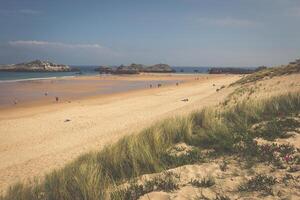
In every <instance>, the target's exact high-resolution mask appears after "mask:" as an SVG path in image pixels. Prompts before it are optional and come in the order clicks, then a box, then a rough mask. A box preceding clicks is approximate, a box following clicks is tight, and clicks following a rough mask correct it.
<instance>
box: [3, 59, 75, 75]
mask: <svg viewBox="0 0 300 200" xmlns="http://www.w3.org/2000/svg"><path fill="white" fill-rule="evenodd" d="M0 71H6V72H69V71H76V70H75V69H74V70H73V69H72V68H71V67H69V66H67V65H61V64H55V63H52V62H48V61H41V60H35V61H31V62H28V63H20V64H12V65H0Z"/></svg>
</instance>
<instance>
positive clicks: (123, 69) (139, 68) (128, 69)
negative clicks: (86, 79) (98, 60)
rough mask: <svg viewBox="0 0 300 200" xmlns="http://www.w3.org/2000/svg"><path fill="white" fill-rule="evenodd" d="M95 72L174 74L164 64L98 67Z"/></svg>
mask: <svg viewBox="0 0 300 200" xmlns="http://www.w3.org/2000/svg"><path fill="white" fill-rule="evenodd" d="M95 71H98V72H100V73H101V74H103V73H105V74H107V73H111V74H139V73H140V72H145V73H151V72H152V73H172V72H175V70H173V69H172V68H171V67H170V66H169V65H166V64H157V65H153V66H145V65H142V64H135V63H133V64H131V65H128V66H125V65H121V66H119V67H117V68H112V67H107V66H100V67H98V68H96V69H95Z"/></svg>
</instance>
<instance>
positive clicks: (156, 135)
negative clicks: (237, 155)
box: [0, 93, 300, 200]
mask: <svg viewBox="0 0 300 200" xmlns="http://www.w3.org/2000/svg"><path fill="white" fill-rule="evenodd" d="M299 111H300V93H294V94H285V95H281V96H276V97H272V98H270V99H266V100H260V101H248V102H246V101H243V102H240V103H238V104H237V105H234V106H226V107H221V108H206V109H203V110H202V111H198V112H194V113H192V114H190V116H188V117H180V118H171V119H167V120H164V121H162V122H160V123H157V124H155V125H153V126H152V127H150V128H147V129H145V130H143V131H142V132H141V133H139V134H137V135H130V136H126V137H124V138H123V139H121V140H119V141H118V142H117V143H115V144H113V145H110V146H107V147H105V148H104V149H103V150H101V151H100V152H98V153H89V154H85V155H82V156H81V157H79V158H78V159H76V160H75V161H73V162H72V163H69V164H68V165H66V166H65V167H64V168H62V169H60V170H55V171H53V172H52V173H50V174H48V175H46V177H45V178H44V179H42V180H40V181H35V182H33V183H31V184H23V183H18V184H16V185H14V186H12V187H11V188H10V189H9V190H8V191H7V193H6V194H5V196H3V197H0V199H1V200H56V199H64V200H96V199H97V200H98V199H110V193H111V192H112V191H114V190H115V188H116V187H117V186H118V185H119V184H122V183H124V182H126V181H128V180H130V179H132V178H134V177H137V176H140V175H142V174H148V173H155V172H161V171H163V170H165V169H168V168H170V167H174V163H172V162H166V161H165V157H164V156H163V155H166V153H167V150H168V149H169V148H170V147H172V146H173V145H174V144H176V143H181V142H185V143H187V144H189V145H192V146H196V147H198V148H199V149H205V148H209V149H214V150H215V151H216V152H219V153H231V152H232V151H233V146H234V145H235V144H236V143H238V142H240V141H247V140H251V139H252V135H251V134H250V132H249V128H250V127H251V126H252V125H253V124H255V123H258V122H260V121H263V120H272V119H274V118H276V117H278V116H282V115H290V114H292V113H299ZM191 155H195V156H196V155H197V154H191ZM191 160H192V159H191ZM171 161H172V160H171ZM178 163H184V162H176V163H175V165H176V164H177V165H178ZM122 198H123V197H122V195H121V196H120V198H119V199H122ZM114 199H116V197H114ZM117 199H118V198H117Z"/></svg>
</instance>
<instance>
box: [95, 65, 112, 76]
mask: <svg viewBox="0 0 300 200" xmlns="http://www.w3.org/2000/svg"><path fill="white" fill-rule="evenodd" d="M95 71H96V72H99V73H100V74H112V73H113V71H114V70H113V68H111V67H108V66H100V67H98V68H96V69H95Z"/></svg>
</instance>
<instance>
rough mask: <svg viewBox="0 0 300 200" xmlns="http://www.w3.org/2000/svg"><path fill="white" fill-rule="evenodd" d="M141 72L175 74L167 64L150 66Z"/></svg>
mask: <svg viewBox="0 0 300 200" xmlns="http://www.w3.org/2000/svg"><path fill="white" fill-rule="evenodd" d="M143 72H152V73H172V72H175V70H174V69H172V68H171V67H170V66H169V65H167V64H157V65H152V66H149V67H145V68H144V69H143Z"/></svg>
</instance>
